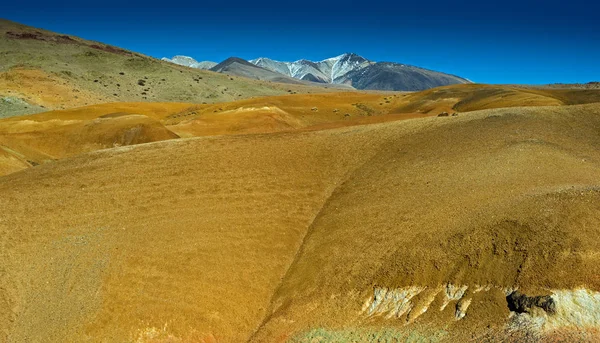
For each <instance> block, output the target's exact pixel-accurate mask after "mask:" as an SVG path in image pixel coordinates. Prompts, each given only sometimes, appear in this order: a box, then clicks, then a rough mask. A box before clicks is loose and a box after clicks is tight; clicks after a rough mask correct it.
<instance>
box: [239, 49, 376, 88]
mask: <svg viewBox="0 0 600 343" xmlns="http://www.w3.org/2000/svg"><path fill="white" fill-rule="evenodd" d="M249 62H250V63H253V64H255V65H257V66H259V67H263V68H265V69H269V70H271V71H274V72H278V73H281V74H284V75H287V76H290V77H293V78H296V79H305V78H310V79H316V80H318V81H320V82H324V83H343V80H339V79H340V77H342V76H344V75H345V74H347V73H349V72H350V71H353V70H356V69H360V68H364V67H366V66H368V65H369V63H370V62H369V61H368V60H367V59H365V58H363V57H360V56H358V55H356V54H353V53H345V54H342V55H339V56H336V57H331V58H327V59H324V60H322V61H317V62H315V61H310V60H307V59H299V60H297V61H294V62H281V61H276V60H272V59H269V58H265V57H260V58H257V59H253V60H250V61H249ZM336 79H338V82H336Z"/></svg>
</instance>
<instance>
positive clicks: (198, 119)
mask: <svg viewBox="0 0 600 343" xmlns="http://www.w3.org/2000/svg"><path fill="white" fill-rule="evenodd" d="M598 101H600V91H599V90H536V89H527V88H519V87H507V86H488V85H457V86H449V87H442V88H436V89H432V90H428V91H423V92H418V93H385V94H381V93H360V92H345V93H322V94H295V95H283V96H274V97H260V98H253V99H246V100H238V101H233V102H227V103H217V104H192V103H144V102H135V103H106V104H98V105H91V106H84V107H78V108H74V109H68V110H58V111H50V112H43V113H39V114H34V115H29V116H19V117H12V118H7V119H4V120H0V146H1V147H3V148H4V149H5V151H12V152H13V153H12V154H11V155H10V156H11V157H10V158H8V157H6V158H4V159H2V160H0V166H1V167H0V168H2V170H0V175H3V174H7V173H10V172H13V171H16V170H20V169H23V168H27V167H28V166H30V165H37V164H42V163H46V162H49V161H53V160H56V159H60V158H64V157H67V156H73V155H77V154H80V153H83V152H89V151H94V150H99V149H106V148H112V147H118V146H123V145H132V144H138V143H148V142H153V141H159V140H165V139H172V138H177V137H197V136H213V135H232V134H251V133H272V132H290V131H297V130H303V131H311V130H321V129H328V128H336V127H345V126H352V125H363V124H373V123H379V122H389V121H396V120H404V119H412V118H423V117H429V116H437V115H439V114H440V113H442V112H447V113H449V115H452V114H456V113H465V112H466V111H471V110H477V109H488V108H500V107H515V106H523V105H528V106H542V105H543V106H550V105H554V106H558V105H570V104H577V103H589V102H598ZM5 153H6V154H8V153H7V152H5ZM17 157H18V159H20V160H19V162H15V160H14V159H15V158H17Z"/></svg>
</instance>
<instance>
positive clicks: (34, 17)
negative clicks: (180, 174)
mask: <svg viewBox="0 0 600 343" xmlns="http://www.w3.org/2000/svg"><path fill="white" fill-rule="evenodd" d="M599 12H600V4H596V1H593V0H585V1H584V0H570V1H557V0H545V1H538V0H533V1H531V0H530V1H527V0H521V1H515V0H504V1H498V2H496V1H487V0H480V1H472V0H467V1H460V0H455V1H439V0H430V1H411V2H406V3H404V2H402V1H394V2H392V1H380V0H368V1H361V2H356V1H338V0H330V1H321V2H313V1H308V0H306V1H284V0H282V1H278V2H274V1H270V0H265V1H246V2H238V1H219V0H212V1H211V2H205V1H195V2H188V1H183V0H180V1H174V2H172V3H171V2H168V1H164V0H163V1H162V2H153V1H151V0H147V1H139V0H133V1H124V0H122V1H115V0H105V1H100V2H95V3H88V4H86V3H83V1H74V0H67V1H39V0H31V1H28V2H27V5H26V6H23V4H22V2H18V1H11V2H8V3H5V4H3V6H2V10H1V12H0V16H1V17H3V18H6V19H9V20H14V21H18V22H21V23H24V24H27V25H32V26H36V27H41V28H44V29H48V30H52V31H58V32H62V33H68V34H72V35H76V36H80V37H83V38H87V39H93V40H98V41H102V42H105V43H108V44H113V45H117V46H120V47H124V48H127V49H130V50H134V51H138V52H141V53H144V54H147V55H150V56H154V57H158V58H160V57H163V56H168V57H171V56H173V55H176V54H182V55H188V56H192V57H194V58H196V59H197V60H213V61H216V62H219V61H221V60H224V59H225V58H227V57H230V56H238V57H242V58H246V59H251V58H256V57H270V58H273V59H278V60H297V59H300V58H306V59H312V60H321V59H324V58H328V57H332V56H336V55H339V54H341V53H344V52H355V53H357V54H359V55H362V56H364V57H366V58H368V59H371V60H374V61H392V62H400V63H406V64H413V65H417V66H421V67H425V68H429V69H434V70H439V71H443V72H447V73H452V74H456V75H460V76H463V77H467V78H469V79H471V80H473V81H476V82H482V83H521V84H544V83H555V82H589V81H600V20H599V19H598V17H597V16H598V13H599Z"/></svg>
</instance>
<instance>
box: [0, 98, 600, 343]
mask: <svg viewBox="0 0 600 343" xmlns="http://www.w3.org/2000/svg"><path fill="white" fill-rule="evenodd" d="M155 119H156V117H155ZM599 127H600V107H598V105H597V104H590V105H575V106H550V107H538V106H536V107H514V108H502V109H491V110H483V111H475V112H469V113H461V114H460V115H459V116H456V117H452V116H449V117H437V116H435V117H430V118H421V119H415V120H403V121H393V122H384V123H378V124H372V125H358V126H348V127H341V128H336V129H330V130H312V131H294V132H287V133H285V132H279V133H277V132H276V133H267V134H254V135H230V136H211V137H203V138H190V139H173V140H166V141H162V142H154V143H150V144H142V145H137V146H128V147H117V148H112V149H107V150H99V151H94V152H91V153H87V154H80V155H76V156H73V157H69V158H64V159H61V160H58V161H56V162H53V163H47V164H43V165H40V166H36V167H35V168H30V169H28V170H25V171H21V172H17V173H13V174H10V175H6V176H4V177H0V192H2V194H3V196H2V197H0V206H2V208H3V209H4V210H3V215H2V217H1V219H2V220H0V233H1V237H2V239H1V242H2V245H3V249H2V250H1V255H0V259H1V261H2V263H1V264H0V265H1V266H2V277H1V278H0V283H1V286H2V287H0V303H1V304H2V306H1V308H2V309H3V311H2V312H0V328H1V330H0V333H1V334H2V335H3V340H7V341H87V340H94V341H98V340H101V341H123V340H129V341H138V342H173V341H186V342H244V341H250V342H283V341H291V342H314V341H319V342H344V341H347V342H355V341H363V342H364V341H370V340H371V339H372V338H374V337H379V339H381V340H384V339H392V338H391V337H396V338H395V339H402V338H403V337H404V338H405V339H413V340H426V341H427V340H428V341H448V342H456V341H468V340H474V341H485V340H489V341H495V340H499V339H502V338H511V337H512V338H514V339H515V340H516V341H518V340H519V339H521V340H524V339H527V340H528V341H536V340H540V341H542V340H544V339H559V338H560V339H563V340H564V339H566V340H567V341H573V340H579V341H590V342H591V341H594V340H596V339H597V338H598V336H597V331H594V330H596V329H597V327H598V325H599V324H600V323H598V321H597V317H595V313H598V312H597V311H598V310H599V307H600V302H598V301H597V299H598V294H599V293H598V292H600V279H598V275H600V270H598V266H599V265H600V264H599V262H600V261H599V260H598V251H600V246H599V243H598V240H597V239H596V238H597V236H598V234H599V232H598V227H599V225H598V224H599V220H600V219H599V218H600V208H598V204H600V201H599V200H600V199H598V196H599V193H598V179H599V176H600V162H599V161H600V154H599V153H598V151H599V150H598V147H599V146H600V140H599V138H598V135H597V131H598V128H599ZM515 289H518V290H519V292H521V293H522V294H525V296H540V300H539V301H538V300H535V301H533V300H532V301H531V302H523V304H524V305H522V306H521V307H511V306H513V305H514V304H515V303H511V302H509V301H510V299H512V298H510V297H509V298H507V295H511V294H512V295H514V296H517V295H518V294H519V293H516V294H517V295H515V293H513V291H514V290H515ZM546 296H547V298H545V297H546ZM532 299H533V298H532ZM548 299H552V300H548ZM511 304H513V305H511ZM527 304H529V305H527ZM548 304H551V306H550V305H548ZM511 308H512V309H513V311H512V312H511ZM574 325H577V326H576V327H575V326H574ZM574 328H576V330H574ZM386 337H387V338H386ZM565 337H566V338H565Z"/></svg>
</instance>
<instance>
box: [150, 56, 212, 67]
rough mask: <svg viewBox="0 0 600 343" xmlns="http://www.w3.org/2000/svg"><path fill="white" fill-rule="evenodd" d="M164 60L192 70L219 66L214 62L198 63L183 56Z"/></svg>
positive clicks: (164, 58)
mask: <svg viewBox="0 0 600 343" xmlns="http://www.w3.org/2000/svg"><path fill="white" fill-rule="evenodd" d="M162 60H163V61H167V62H171V63H175V64H179V65H182V66H186V67H190V68H198V69H210V68H212V67H214V66H216V65H217V63H215V62H212V61H202V62H198V61H196V60H195V59H193V58H191V57H189V56H181V55H177V56H174V57H173V58H166V57H163V58H162Z"/></svg>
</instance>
